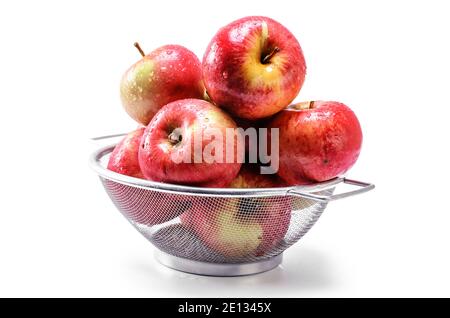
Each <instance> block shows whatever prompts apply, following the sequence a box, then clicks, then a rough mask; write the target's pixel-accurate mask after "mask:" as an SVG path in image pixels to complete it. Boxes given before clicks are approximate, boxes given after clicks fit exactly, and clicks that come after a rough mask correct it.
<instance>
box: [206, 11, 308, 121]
mask: <svg viewBox="0 0 450 318" xmlns="http://www.w3.org/2000/svg"><path fill="white" fill-rule="evenodd" d="M305 74H306V64H305V59H304V57H303V52H302V49H301V47H300V44H299V43H298V41H297V39H296V38H295V37H294V36H293V35H292V33H291V32H289V30H288V29H286V28H285V27H284V26H282V25H281V24H280V23H278V22H276V21H274V20H272V19H270V18H267V17H258V16H256V17H246V18H242V19H239V20H237V21H234V22H232V23H230V24H228V25H227V26H225V27H223V28H221V29H220V30H219V31H218V32H217V34H216V35H215V36H214V38H213V39H212V41H211V42H210V44H209V46H208V48H207V50H206V53H205V55H204V57H203V80H204V84H205V86H206V90H207V92H208V94H209V96H210V97H211V99H212V100H213V101H214V103H216V104H217V105H219V106H220V107H223V108H224V109H226V110H228V111H229V112H230V113H231V114H232V115H234V116H237V117H241V118H246V119H259V118H264V117H268V116H270V115H273V114H275V113H277V112H278V111H280V110H282V109H283V108H285V107H286V106H287V105H289V103H291V102H292V100H293V99H294V98H295V97H296V96H297V94H298V92H299V91H300V88H301V87H302V85H303V81H304V79H305Z"/></svg>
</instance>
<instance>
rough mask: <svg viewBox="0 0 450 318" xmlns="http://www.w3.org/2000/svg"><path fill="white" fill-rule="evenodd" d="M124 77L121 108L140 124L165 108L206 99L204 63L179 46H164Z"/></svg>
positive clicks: (121, 90)
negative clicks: (183, 102)
mask: <svg viewBox="0 0 450 318" xmlns="http://www.w3.org/2000/svg"><path fill="white" fill-rule="evenodd" d="M135 45H136V46H137V47H138V49H139V51H140V52H141V54H142V55H143V58H142V59H141V60H140V61H138V62H137V63H136V64H134V65H133V66H131V67H130V68H129V69H128V70H127V71H126V72H125V74H124V75H123V77H122V82H121V84H120V95H121V99H122V104H123V106H124V108H125V110H126V111H127V113H128V114H129V115H130V116H131V118H133V119H134V120H136V121H137V122H139V123H141V124H143V125H147V124H148V123H149V122H150V120H151V119H152V117H153V116H154V115H155V114H156V112H157V111H158V110H159V109H160V108H161V107H162V106H164V105H166V104H168V103H170V102H173V101H175V100H179V99H184V98H203V94H204V87H203V83H202V71H201V63H200V61H199V59H198V58H197V56H195V54H194V53H192V52H191V51H189V50H188V49H187V48H185V47H183V46H180V45H165V46H162V47H160V48H158V49H156V50H154V51H153V52H151V53H149V54H147V55H145V56H144V54H143V52H142V50H141V49H140V47H139V45H138V44H135Z"/></svg>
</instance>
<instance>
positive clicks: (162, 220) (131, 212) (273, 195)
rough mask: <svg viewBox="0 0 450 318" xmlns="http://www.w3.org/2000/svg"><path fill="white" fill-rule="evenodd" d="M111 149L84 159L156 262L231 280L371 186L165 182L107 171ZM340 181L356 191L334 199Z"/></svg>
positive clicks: (271, 262) (272, 258)
mask: <svg viewBox="0 0 450 318" xmlns="http://www.w3.org/2000/svg"><path fill="white" fill-rule="evenodd" d="M113 149H114V145H111V146H107V147H103V148H101V149H98V150H97V151H95V152H94V153H93V154H92V155H91V158H90V165H91V167H92V168H93V169H94V171H95V172H97V174H98V175H99V177H100V180H101V182H102V183H103V186H104V188H105V190H106V192H107V193H108V195H109V197H110V198H111V200H112V201H113V202H114V204H115V205H116V207H117V208H118V209H119V211H120V212H121V213H122V214H123V215H124V216H125V217H126V218H127V220H128V221H129V222H130V223H131V224H132V225H133V226H134V227H135V228H136V229H137V230H138V231H139V232H140V233H141V234H143V235H144V236H145V237H146V238H147V239H148V240H149V241H150V242H151V243H153V245H155V246H156V247H157V249H158V252H157V253H156V257H157V259H158V260H159V261H160V262H161V263H162V264H164V265H166V266H168V267H171V268H174V269H177V270H181V271H185V272H190V273H195V274H202V275H214V276H237V275H247V274H254V273H258V272H263V271H267V270H270V269H272V268H274V267H276V266H278V265H279V264H280V263H281V260H282V253H283V251H285V250H286V249H287V248H288V247H290V246H291V245H292V244H294V243H296V242H297V241H298V240H299V239H300V238H301V237H302V236H303V235H305V234H306V232H308V230H309V229H310V228H311V227H312V226H313V225H314V224H315V223H316V221H317V219H318V218H319V217H320V215H321V214H322V212H323V211H324V209H325V207H326V206H327V204H328V202H329V201H332V200H337V199H341V198H344V197H348V196H351V195H355V194H358V193H363V192H367V191H369V190H371V189H373V188H374V185H372V184H369V183H365V182H360V181H354V180H349V179H346V178H336V179H333V180H331V181H328V182H324V183H318V184H314V185H308V186H297V187H286V188H265V189H222V188H220V189H217V188H198V187H188V186H181V185H173V184H165V183H159V182H152V181H148V180H143V179H137V178H132V177H128V176H125V175H121V174H118V173H115V172H113V171H110V170H107V169H106V165H107V162H108V158H109V154H110V153H111V152H112V150H113ZM339 183H347V184H351V185H354V186H357V187H358V188H357V189H355V190H353V191H350V192H345V193H340V194H334V195H333V192H334V189H335V187H336V185H338V184H339Z"/></svg>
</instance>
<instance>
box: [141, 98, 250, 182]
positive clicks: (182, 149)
mask: <svg viewBox="0 0 450 318" xmlns="http://www.w3.org/2000/svg"><path fill="white" fill-rule="evenodd" d="M236 128H237V126H236V123H235V122H234V121H233V119H231V117H230V116H229V115H228V114H226V113H225V112H224V111H223V110H221V109H220V108H218V107H216V106H214V105H213V104H211V103H209V102H207V101H204V100H199V99H184V100H179V101H176V102H172V103H170V104H168V105H166V106H164V107H163V108H162V109H161V110H160V111H159V112H158V113H157V114H156V115H155V117H154V118H153V119H152V121H151V122H150V123H149V125H148V126H147V128H146V130H145V133H144V136H143V137H142V142H141V147H140V149H139V162H140V166H141V169H142V172H143V174H144V176H145V177H146V178H148V179H150V180H154V181H159V182H167V183H175V184H184V185H192V186H199V187H226V186H228V185H229V184H230V182H231V181H232V180H233V179H234V178H235V177H236V176H237V174H238V173H239V169H240V168H241V163H239V162H238V160H237V159H238V157H237V156H238V151H242V152H243V149H241V150H240V149H238V147H237V146H238V143H237V131H236ZM227 129H229V130H231V132H234V135H233V136H231V138H227ZM215 133H219V134H220V135H221V136H222V137H223V138H222V139H221V140H220V139H216V137H217V136H215ZM209 134H211V135H209ZM219 137H220V136H219ZM197 141H199V142H197ZM215 145H216V146H217V147H215ZM219 146H220V148H221V149H220V148H219ZM227 149H228V150H229V151H230V153H231V154H232V155H233V158H231V159H232V160H231V162H227V160H226V159H227V155H226V153H227ZM208 150H209V153H208ZM205 154H206V155H207V154H210V156H208V157H206V156H205ZM219 157H221V159H222V160H219V159H220V158H219Z"/></svg>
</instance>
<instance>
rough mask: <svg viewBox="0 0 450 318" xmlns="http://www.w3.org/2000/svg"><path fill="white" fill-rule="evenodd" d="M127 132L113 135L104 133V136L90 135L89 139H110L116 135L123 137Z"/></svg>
mask: <svg viewBox="0 0 450 318" xmlns="http://www.w3.org/2000/svg"><path fill="white" fill-rule="evenodd" d="M126 134H127V133H123V134H114V135H106V136H97V137H92V138H91V140H92V141H98V140H103V139H111V138H116V137H123V136H125V135H126Z"/></svg>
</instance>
